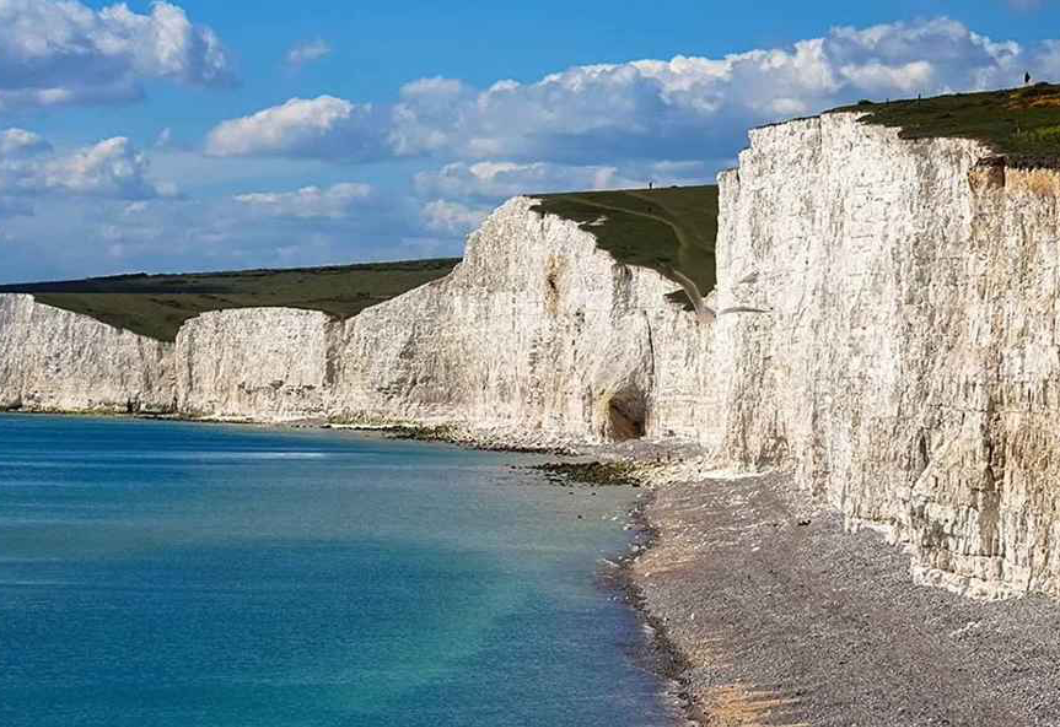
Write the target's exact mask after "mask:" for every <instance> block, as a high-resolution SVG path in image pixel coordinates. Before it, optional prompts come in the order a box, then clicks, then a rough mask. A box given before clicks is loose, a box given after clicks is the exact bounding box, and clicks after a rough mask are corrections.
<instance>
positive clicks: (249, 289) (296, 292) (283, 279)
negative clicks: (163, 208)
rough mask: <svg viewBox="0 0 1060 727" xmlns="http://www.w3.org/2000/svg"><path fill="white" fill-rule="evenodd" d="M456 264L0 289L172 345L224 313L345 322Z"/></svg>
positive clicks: (446, 261) (382, 265) (120, 278)
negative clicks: (289, 311)
mask: <svg viewBox="0 0 1060 727" xmlns="http://www.w3.org/2000/svg"><path fill="white" fill-rule="evenodd" d="M458 262H459V259H455V258H446V259H439V260H413V261H409V262H392V263H370V264H363V265H347V266H339V267H324V268H301V269H291V270H242V271H238V272H225V273H192V274H187V275H122V276H116V277H108V278H87V279H85V280H67V281H60V282H53V283H32V284H27V285H5V286H0V293H31V294H32V295H33V296H34V297H35V298H36V299H37V300H38V301H40V302H41V303H44V304H46V305H50V306H54V307H56V308H63V309H65V310H69V311H73V312H74V313H81V314H84V315H88V316H91V317H93V318H95V319H97V320H99V321H102V322H103V323H106V324H108V325H111V326H115V327H117V328H124V329H126V330H129V331H132V332H134V333H139V334H140V335H143V336H149V337H150V338H155V339H158V340H162V341H172V340H174V339H175V338H176V336H177V331H178V329H179V328H180V326H181V325H182V324H183V323H184V322H185V321H186V320H188V319H189V318H193V317H195V316H197V315H199V314H200V313H205V312H207V311H213V310H223V309H227V308H253V307H258V306H265V307H288V308H303V309H307V310H318V311H323V312H324V313H328V314H329V315H332V316H336V317H338V318H349V317H351V316H355V315H357V314H358V313H360V312H361V311H362V310H364V309H365V308H368V307H370V306H373V305H376V304H378V303H382V302H383V301H386V300H390V299H391V298H393V297H395V296H398V295H401V294H402V293H404V292H406V291H408V290H411V289H412V288H416V287H418V286H420V285H423V284H424V283H427V282H430V281H431V280H435V279H437V278H440V277H442V276H444V275H447V274H448V273H449V272H450V271H451V270H452V269H453V267H455V266H456V264H457V263H458Z"/></svg>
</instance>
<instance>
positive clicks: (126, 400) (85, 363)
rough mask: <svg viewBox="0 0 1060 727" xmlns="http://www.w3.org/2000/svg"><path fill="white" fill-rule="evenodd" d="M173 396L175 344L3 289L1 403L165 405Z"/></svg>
mask: <svg viewBox="0 0 1060 727" xmlns="http://www.w3.org/2000/svg"><path fill="white" fill-rule="evenodd" d="M175 398H176V388H175V385H174V378H173V350H172V346H171V345H169V344H166V343H162V342H159V341H155V340H152V339H150V338H144V337H143V336H137V335H135V334H133V333H129V332H127V331H121V330H118V329H116V328H111V327H110V326H107V325H105V324H103V323H100V322H99V321H96V320H94V319H92V318H88V317H87V316H82V315H77V314H76V313H70V312H68V311H64V310H59V309H57V308H51V307H49V306H46V305H40V304H39V303H36V302H35V301H34V300H33V298H32V296H29V295H0V410H2V409H21V410H25V411H64V412H100V413H104V412H107V413H119V412H120V413H126V412H166V411H172V410H173V408H174V404H175Z"/></svg>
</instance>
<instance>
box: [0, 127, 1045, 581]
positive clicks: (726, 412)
mask: <svg viewBox="0 0 1060 727" xmlns="http://www.w3.org/2000/svg"><path fill="white" fill-rule="evenodd" d="M990 156H991V152H990V151H989V150H988V149H986V148H985V147H983V146H981V145H979V144H978V143H976V142H973V141H966V140H945V139H943V140H928V141H915V142H913V141H905V140H901V139H899V138H898V135H897V131H896V130H893V129H886V128H883V127H875V126H866V125H863V124H860V123H859V122H858V121H857V116H856V115H853V114H831V115H826V116H823V117H820V118H817V119H810V120H803V121H794V122H790V123H787V124H781V125H777V126H772V127H767V128H762V129H757V130H755V131H753V132H752V133H751V145H750V148H748V149H747V150H745V151H744V152H743V153H742V154H741V156H740V164H739V168H738V170H734V171H730V172H726V173H725V174H723V175H721V177H720V184H721V220H720V231H719V239H718V266H719V269H718V279H719V283H718V290H717V293H716V294H715V304H716V305H715V307H717V308H720V309H725V308H729V307H733V306H750V307H756V308H761V309H767V310H769V311H770V312H769V313H764V314H750V313H738V314H730V315H721V316H719V317H718V318H717V320H716V321H715V322H713V323H710V324H701V323H697V321H696V319H695V317H694V315H693V314H691V313H688V312H685V311H684V310H682V309H681V308H680V307H678V306H675V305H674V304H672V303H669V302H668V301H667V300H666V298H665V295H666V294H667V293H670V292H672V291H674V290H676V289H677V287H678V286H676V285H674V284H673V283H671V282H669V281H667V280H665V279H664V278H662V277H661V276H659V275H657V274H656V273H654V272H651V271H649V270H644V269H639V268H629V267H626V266H623V265H619V264H616V263H615V262H614V261H613V260H612V259H611V258H610V257H609V256H608V255H607V254H606V253H604V252H601V251H598V250H597V249H596V245H595V239H594V238H593V237H592V235H591V233H590V232H587V231H584V230H581V229H579V228H578V226H577V225H576V224H574V223H572V222H569V221H565V220H562V219H559V218H556V217H550V216H549V217H541V216H539V215H537V214H536V213H534V212H532V211H531V207H532V206H533V204H534V202H533V200H530V199H526V198H516V199H514V200H511V201H510V202H508V203H507V204H505V205H504V206H503V207H501V208H500V209H499V210H497V212H495V213H494V214H493V215H492V216H491V217H490V218H489V220H487V222H486V223H485V224H484V225H483V227H482V228H481V229H480V230H479V231H477V232H476V233H474V234H473V235H472V236H471V237H470V239H469V241H468V246H467V252H466V256H465V259H464V262H462V263H461V264H460V265H459V266H458V267H457V268H456V270H454V271H453V273H452V274H450V275H449V276H448V277H446V278H444V279H442V280H438V281H435V282H433V283H430V284H428V285H426V286H423V287H421V288H419V289H417V290H414V291H411V292H409V293H407V294H405V295H403V296H401V297H399V298H395V299H394V300H391V301H389V302H387V303H384V304H381V305H378V306H376V307H373V308H370V309H368V310H366V311H364V312H363V313H362V314H361V315H359V316H357V317H356V318H353V319H351V320H349V321H345V322H342V321H335V320H331V319H329V318H328V317H327V316H325V315H323V314H320V313H312V312H306V311H298V310H290V309H248V310H238V311H223V312H216V313H209V314H206V315H203V316H201V317H199V318H197V319H194V320H192V321H189V322H188V323H187V324H186V325H185V326H184V328H182V329H181V331H180V333H179V335H178V337H177V341H176V343H175V344H165V343H159V342H156V341H151V340H149V339H144V338H141V337H138V336H135V335H133V334H130V333H127V332H121V331H117V330H114V329H111V328H108V327H107V326H105V325H103V324H101V323H98V322H96V321H94V320H92V319H89V318H85V317H82V316H78V315H75V314H72V313H68V312H65V311H60V310H56V309H53V308H49V307H47V306H43V305H39V304H37V303H34V302H33V301H32V299H31V298H29V297H28V296H15V295H8V296H0V406H3V407H6V408H21V409H26V410H62V411H122V412H124V411H137V410H141V411H142V410H151V411H174V412H177V413H182V414H185V415H188V416H196V417H204V418H220V419H246V420H254V421H286V420H295V419H304V418H319V419H324V418H326V419H330V420H333V421H341V422H360V423H371V424H376V423H384V422H391V423H417V424H428V425H432V424H453V425H457V426H459V427H460V428H462V429H463V430H465V431H469V432H472V433H474V434H476V435H477V436H480V437H482V438H486V439H489V440H491V441H506V442H508V443H511V444H519V445H548V444H557V443H570V442H589V441H594V442H595V441H607V440H610V439H616V438H619V439H620V438H628V437H639V436H643V437H645V438H648V439H654V440H662V439H676V440H691V441H696V442H698V443H700V444H702V445H703V446H705V447H706V448H707V449H708V450H709V451H711V452H712V453H713V460H714V462H715V463H716V464H718V465H722V466H728V467H733V468H740V469H748V470H752V469H764V468H769V467H785V468H791V469H794V470H795V471H796V472H797V474H798V481H799V482H800V483H802V484H803V485H804V486H805V487H806V488H807V490H809V491H811V492H812V493H813V494H814V496H816V497H817V498H818V499H820V500H822V501H824V502H827V503H828V504H829V505H831V506H832V507H835V508H837V509H839V510H840V511H841V512H843V513H844V515H845V516H846V517H847V519H848V522H849V523H850V524H851V525H852V526H858V525H861V524H865V525H869V526H872V527H876V528H879V529H882V530H884V531H886V532H887V533H888V534H889V535H890V537H891V538H892V539H894V540H895V541H896V542H902V543H905V544H906V545H907V546H908V548H909V550H910V552H911V554H912V558H913V565H914V568H913V570H914V574H915V575H916V577H917V578H918V579H920V580H922V581H924V582H928V583H933V584H936V585H942V586H945V587H949V588H953V589H956V590H960V591H962V592H965V593H968V594H970V595H974V596H980V597H1002V596H1011V595H1017V594H1021V593H1026V592H1030V591H1042V592H1046V593H1049V594H1051V595H1053V596H1060V516H1058V514H1057V512H1058V509H1060V502H1058V499H1060V498H1058V496H1060V485H1057V484H1056V483H1057V482H1058V481H1060V411H1058V409H1060V347H1058V346H1060V344H1058V341H1057V332H1056V328H1057V325H1056V322H1057V318H1058V315H1060V310H1058V306H1060V302H1058V297H1060V270H1058V252H1060V250H1058V247H1060V242H1058V240H1060V201H1058V200H1060V175H1057V173H1055V172H1053V171H1050V170H1045V169H1034V170H1025V169H1016V168H1005V167H1004V166H998V165H996V164H994V165H991V164H984V163H982V162H983V160H984V159H987V158H988V157H990Z"/></svg>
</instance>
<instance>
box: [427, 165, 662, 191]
mask: <svg viewBox="0 0 1060 727" xmlns="http://www.w3.org/2000/svg"><path fill="white" fill-rule="evenodd" d="M646 184H647V180H638V179H631V178H627V177H625V176H623V175H622V174H621V173H620V172H619V170H618V169H617V168H616V167H610V166H583V167H575V166H565V165H562V164H549V163H546V162H533V163H525V164H521V163H518V162H510V161H481V162H475V163H472V164H468V163H467V162H453V163H451V164H446V165H445V166H443V167H442V168H441V169H439V170H438V171H428V172H419V173H418V174H416V177H415V186H416V190H417V192H419V193H420V194H423V195H427V196H429V195H440V196H443V197H460V198H467V197H480V198H486V199H497V198H501V197H514V196H516V195H520V194H532V193H535V192H542V193H543V192H558V191H565V190H574V189H619V188H622V187H636V186H643V185H646Z"/></svg>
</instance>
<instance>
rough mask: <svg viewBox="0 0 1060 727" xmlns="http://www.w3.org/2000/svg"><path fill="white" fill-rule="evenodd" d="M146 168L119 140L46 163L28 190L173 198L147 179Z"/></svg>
mask: <svg viewBox="0 0 1060 727" xmlns="http://www.w3.org/2000/svg"><path fill="white" fill-rule="evenodd" d="M149 166H150V163H149V162H148V159H147V156H146V155H144V154H143V153H142V152H140V151H138V150H137V149H136V148H135V147H134V146H133V145H132V144H131V143H130V142H129V140H128V139H126V138H124V137H120V136H119V137H115V138H113V139H107V140H105V141H101V142H99V143H98V144H96V145H94V146H90V147H85V148H83V149H78V150H77V151H75V152H73V153H72V154H68V155H65V156H59V157H56V158H54V159H49V160H47V161H45V162H44V163H43V164H41V165H40V166H39V167H37V168H36V169H35V170H34V171H35V173H34V174H33V176H32V182H31V186H33V187H37V188H41V189H44V190H55V191H61V192H66V193H70V194H76V195H91V196H103V197H112V198H115V199H151V198H154V197H173V196H176V189H175V187H173V186H172V185H170V184H165V183H157V182H154V181H151V180H150V179H149V178H148V168H149Z"/></svg>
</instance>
